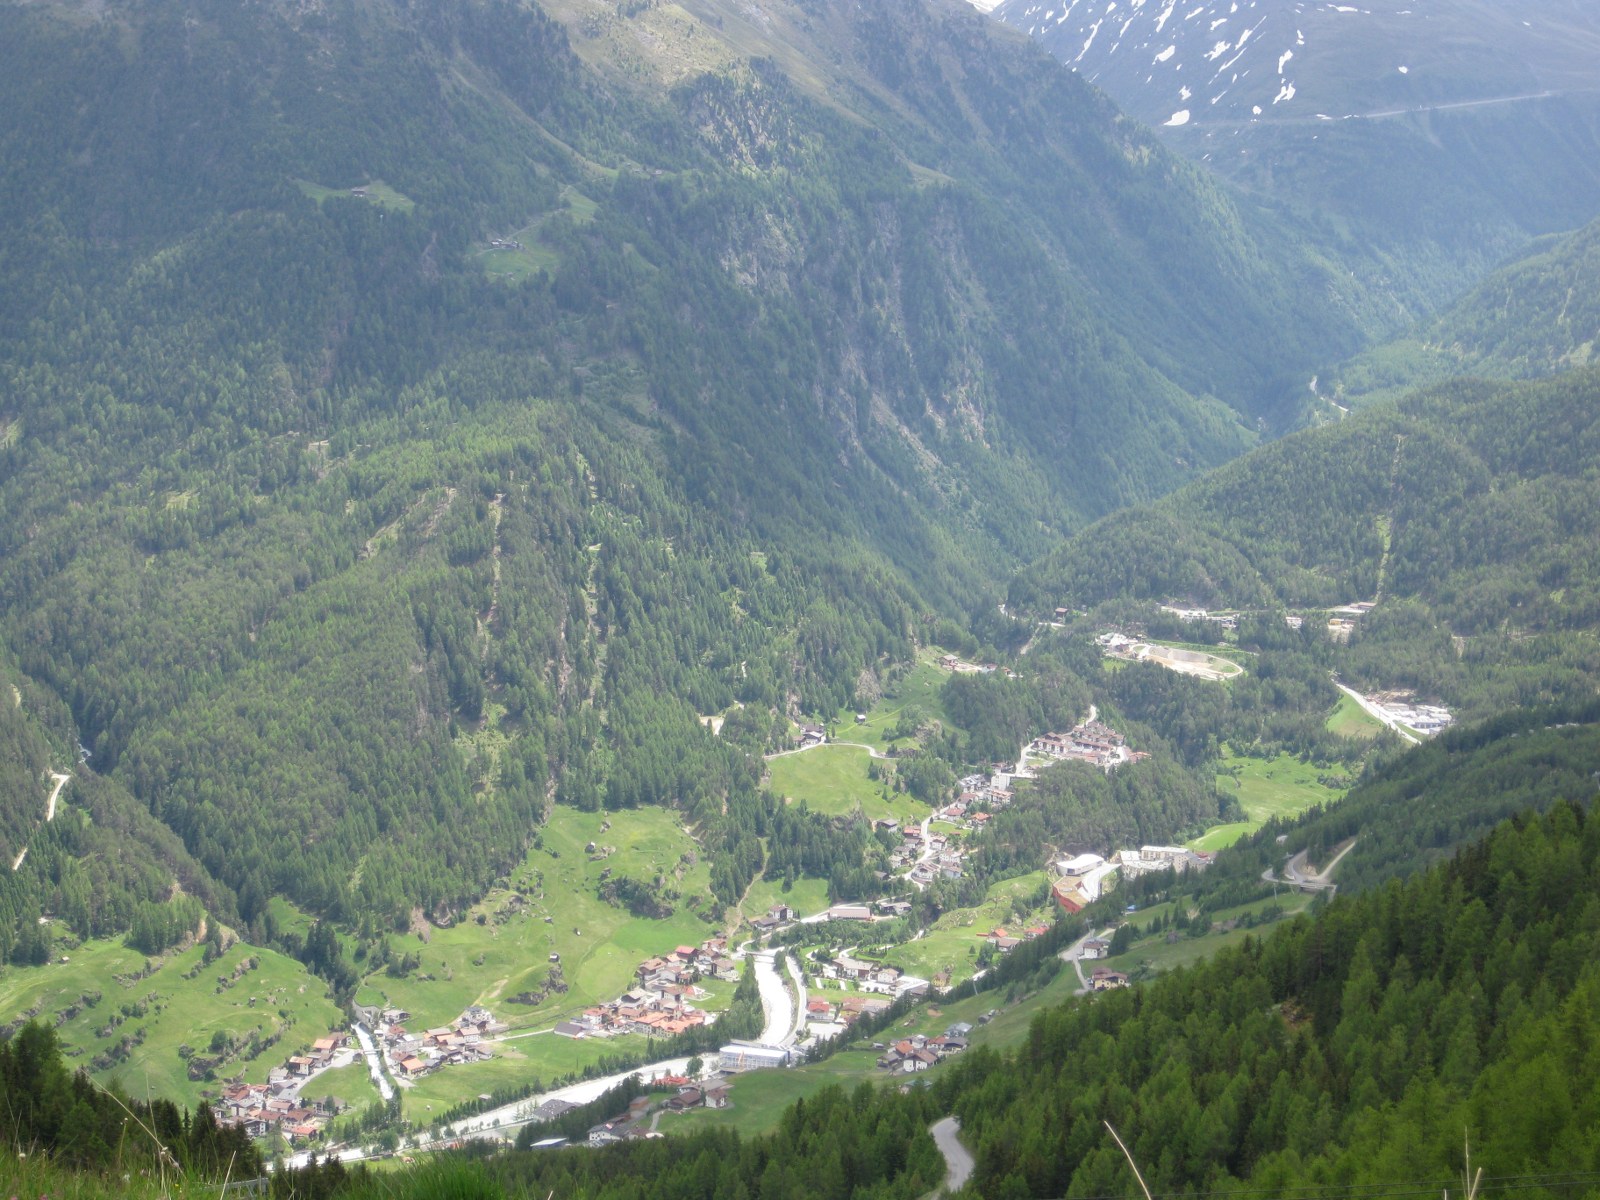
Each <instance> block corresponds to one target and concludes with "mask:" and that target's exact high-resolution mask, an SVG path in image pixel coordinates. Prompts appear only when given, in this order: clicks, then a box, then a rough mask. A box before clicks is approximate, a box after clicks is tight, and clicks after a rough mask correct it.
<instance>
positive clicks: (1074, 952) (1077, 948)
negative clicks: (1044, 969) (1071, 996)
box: [1056, 929, 1112, 996]
mask: <svg viewBox="0 0 1600 1200" xmlns="http://www.w3.org/2000/svg"><path fill="white" fill-rule="evenodd" d="M1111 933H1112V931H1111V930H1109V929H1102V930H1101V931H1100V932H1099V933H1096V932H1095V931H1094V930H1092V929H1091V930H1090V931H1089V932H1088V933H1086V934H1084V935H1083V936H1082V937H1081V938H1079V939H1078V940H1077V941H1075V942H1073V943H1072V945H1070V946H1068V947H1067V948H1066V949H1065V950H1063V951H1062V952H1061V953H1060V954H1058V955H1057V956H1056V957H1057V958H1059V959H1060V960H1061V961H1062V962H1069V963H1071V964H1072V969H1073V970H1074V971H1076V972H1077V973H1078V995H1080V996H1086V995H1088V994H1089V991H1090V988H1089V979H1088V976H1086V975H1085V974H1084V973H1083V944H1084V943H1085V942H1087V941H1088V940H1089V939H1090V938H1103V939H1106V940H1109V939H1110V937H1111Z"/></svg>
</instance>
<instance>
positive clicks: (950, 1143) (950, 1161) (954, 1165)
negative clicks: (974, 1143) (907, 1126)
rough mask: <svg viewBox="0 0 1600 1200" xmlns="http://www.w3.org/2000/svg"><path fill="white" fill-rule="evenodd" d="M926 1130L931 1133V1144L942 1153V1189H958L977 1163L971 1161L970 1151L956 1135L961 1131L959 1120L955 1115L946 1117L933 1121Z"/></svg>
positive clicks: (953, 1190)
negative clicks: (943, 1172)
mask: <svg viewBox="0 0 1600 1200" xmlns="http://www.w3.org/2000/svg"><path fill="white" fill-rule="evenodd" d="M928 1132H929V1133H931V1134H933V1144H934V1145H936V1146H938V1147H939V1153H940V1154H942V1155H944V1167H945V1175H944V1190H945V1191H946V1192H957V1191H960V1190H961V1188H962V1187H963V1186H965V1184H966V1182H967V1180H968V1179H970V1178H972V1168H973V1167H974V1166H976V1165H977V1164H976V1163H974V1162H973V1161H972V1153H971V1152H970V1151H969V1150H968V1149H967V1148H966V1147H965V1146H963V1145H962V1144H961V1139H960V1138H959V1137H958V1136H957V1135H958V1134H960V1132H961V1121H960V1120H959V1119H958V1118H956V1117H946V1118H944V1120H942V1121H935V1122H934V1123H933V1126H932V1127H931V1128H930V1129H929V1130H928Z"/></svg>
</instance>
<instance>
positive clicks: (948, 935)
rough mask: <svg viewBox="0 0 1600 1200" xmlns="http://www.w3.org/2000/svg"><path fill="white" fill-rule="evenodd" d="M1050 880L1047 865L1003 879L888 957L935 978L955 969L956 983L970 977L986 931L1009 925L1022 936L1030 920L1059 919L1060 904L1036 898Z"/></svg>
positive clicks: (894, 963) (905, 968) (892, 962)
mask: <svg viewBox="0 0 1600 1200" xmlns="http://www.w3.org/2000/svg"><path fill="white" fill-rule="evenodd" d="M1044 882H1045V873H1044V872H1043V871H1032V872H1029V873H1028V874H1026V875H1018V876H1015V877H1014V878H1011V879H1002V880H1001V881H1000V882H999V883H996V884H994V885H993V886H992V887H990V888H989V891H988V894H987V895H986V896H985V898H984V901H983V903H982V904H980V905H978V906H977V907H975V908H958V909H954V910H952V911H950V912H947V913H945V914H944V915H943V916H941V917H940V918H939V919H938V920H937V921H935V922H934V923H933V925H932V926H931V927H930V928H929V930H928V931H927V933H925V934H923V936H922V937H920V938H917V939H916V940H915V941H911V942H906V943H904V944H903V945H899V946H896V947H894V948H893V949H892V950H889V951H888V952H886V953H885V954H884V956H883V959H884V961H885V962H886V963H888V964H889V965H890V966H893V967H899V968H900V969H901V970H902V971H904V972H906V973H907V974H910V975H919V976H921V977H922V978H924V979H931V978H933V976H934V975H935V974H936V973H938V972H939V971H948V972H950V979H951V982H952V983H960V982H961V981H962V980H964V979H969V978H971V977H972V973H973V972H974V971H975V970H977V953H978V950H979V948H981V947H982V946H983V944H984V943H983V935H984V934H985V933H988V932H989V931H990V930H992V929H995V928H996V927H1003V928H1004V929H1005V930H1006V932H1007V933H1011V934H1014V935H1015V936H1018V937H1020V936H1021V930H1022V929H1023V928H1025V927H1026V926H1028V925H1049V924H1051V923H1052V922H1053V921H1054V920H1055V910H1054V908H1053V906H1052V905H1051V904H1050V903H1049V902H1048V901H1046V902H1045V903H1044V904H1042V905H1041V904H1035V903H1034V899H1035V897H1036V896H1037V895H1038V892H1039V889H1040V888H1041V887H1042V886H1043V885H1044Z"/></svg>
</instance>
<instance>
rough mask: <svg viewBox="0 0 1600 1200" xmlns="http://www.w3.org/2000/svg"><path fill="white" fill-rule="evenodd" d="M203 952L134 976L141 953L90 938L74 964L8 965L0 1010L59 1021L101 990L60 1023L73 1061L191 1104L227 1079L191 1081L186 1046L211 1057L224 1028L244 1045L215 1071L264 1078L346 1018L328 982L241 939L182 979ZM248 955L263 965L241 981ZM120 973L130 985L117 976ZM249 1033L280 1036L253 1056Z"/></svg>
mask: <svg viewBox="0 0 1600 1200" xmlns="http://www.w3.org/2000/svg"><path fill="white" fill-rule="evenodd" d="M202 954H203V951H202V949H201V947H198V946H197V947H194V948H192V949H190V950H186V951H184V952H183V953H181V954H172V955H169V956H167V957H166V958H164V959H162V960H160V965H159V967H158V968H157V970H156V971H155V972H154V973H153V974H151V975H148V976H146V977H145V978H143V979H133V978H132V976H133V975H134V974H136V973H139V972H141V971H142V970H143V969H144V968H145V966H146V961H147V960H146V958H145V956H144V955H143V954H141V953H139V952H138V951H136V950H130V949H128V948H127V947H126V946H125V945H123V944H122V942H121V940H120V939H119V940H104V941H94V942H86V943H84V944H83V945H81V946H78V947H77V948H76V949H74V950H72V951H71V952H70V954H69V955H68V957H69V959H70V961H69V962H66V963H61V962H55V963H51V964H49V965H48V966H44V967H7V968H5V969H4V971H3V972H0V1014H3V1015H4V1017H5V1019H6V1020H15V1019H16V1018H18V1017H19V1016H20V1015H21V1014H23V1013H25V1012H36V1013H37V1014H38V1016H39V1017H40V1018H41V1019H43V1020H46V1021H50V1022H52V1023H55V1022H56V1020H57V1019H58V1017H59V1015H60V1014H62V1013H63V1012H65V1011H66V1010H67V1009H68V1008H69V1006H71V1005H73V1004H75V1003H79V1002H80V998H81V997H83V996H84V995H85V994H89V995H93V994H94V993H96V992H98V993H99V994H100V998H99V1000H98V1002H97V1003H95V1004H94V1005H93V1006H92V1007H84V1008H82V1009H81V1011H79V1012H78V1013H76V1014H75V1015H73V1016H71V1017H69V1018H66V1019H64V1020H62V1021H61V1022H60V1025H59V1034H60V1037H61V1041H62V1043H63V1046H64V1047H65V1048H66V1050H67V1053H68V1055H69V1061H71V1062H72V1063H73V1064H74V1065H76V1066H82V1067H84V1068H87V1069H90V1070H91V1073H92V1074H94V1075H95V1076H96V1077H98V1078H100V1079H110V1078H114V1077H115V1078H119V1079H120V1080H121V1081H122V1085H123V1087H124V1088H125V1089H127V1091H129V1092H130V1093H132V1094H133V1095H136V1096H143V1095H145V1094H146V1093H147V1092H148V1093H149V1094H150V1095H155V1096H166V1097H169V1098H171V1099H173V1100H176V1101H180V1102H183V1103H188V1104H193V1103H194V1102H195V1101H196V1100H198V1099H199V1098H200V1093H201V1090H202V1089H203V1088H209V1089H212V1090H216V1089H217V1088H218V1087H219V1086H220V1085H219V1084H218V1083H214V1082H213V1083H206V1082H192V1081H190V1079H189V1077H188V1064H187V1062H186V1060H185V1059H183V1058H180V1057H179V1055H178V1048H179V1047H180V1046H182V1045H187V1046H189V1047H190V1048H191V1049H193V1050H195V1051H196V1052H198V1053H200V1054H202V1055H208V1054H209V1050H208V1047H209V1046H210V1044H211V1040H212V1037H213V1036H214V1035H215V1034H216V1033H218V1032H219V1031H220V1032H221V1033H223V1034H224V1036H225V1037H228V1038H231V1039H235V1040H237V1041H238V1042H239V1043H240V1049H239V1051H238V1052H237V1053H235V1054H234V1055H233V1056H232V1057H230V1058H228V1059H227V1060H226V1061H225V1062H224V1063H223V1065H222V1066H221V1067H219V1068H218V1070H217V1075H218V1077H219V1078H228V1077H232V1076H234V1075H236V1074H242V1075H243V1077H244V1078H245V1080H246V1081H248V1082H252V1083H259V1082H263V1081H265V1080H266V1078H267V1072H268V1071H269V1070H271V1069H272V1068H273V1067H277V1066H282V1065H283V1061H284V1059H286V1058H287V1057H288V1056H289V1055H291V1054H294V1053H296V1052H298V1051H299V1050H300V1049H301V1048H302V1047H307V1046H309V1045H310V1044H311V1043H312V1042H313V1041H314V1040H315V1039H317V1038H319V1037H322V1036H323V1035H325V1034H327V1033H328V1032H329V1031H330V1030H333V1029H339V1028H342V1027H343V1026H344V1024H345V1021H344V1016H343V1014H342V1013H341V1012H340V1011H339V1010H338V1009H337V1008H335V1007H334V1005H333V1002H332V1001H331V1000H330V999H329V998H328V994H327V988H326V987H325V985H324V984H323V983H322V981H321V980H319V979H317V978H316V977H315V976H313V975H311V974H309V973H308V972H307V971H306V969H305V967H303V966H302V965H301V964H300V963H298V962H296V961H294V960H293V959H291V958H286V957H285V956H284V955H281V954H279V953H277V952H276V951H273V950H263V949H261V948H259V947H255V946H243V945H236V946H234V947H233V948H232V949H230V950H229V951H228V952H227V953H226V954H224V955H223V956H222V957H221V958H219V959H217V960H216V961H215V962H213V963H212V964H211V965H210V966H208V967H204V968H202V969H200V970H199V971H198V972H197V973H196V974H195V975H194V977H193V978H191V979H185V978H183V976H184V974H185V973H187V972H189V971H191V970H193V969H194V968H196V967H198V966H199V964H200V961H201V958H202ZM250 958H253V959H255V960H257V962H258V963H259V964H260V965H259V966H258V967H257V968H256V969H255V970H252V971H248V972H245V973H243V974H241V975H240V976H239V977H238V978H237V979H236V980H234V979H233V978H232V977H233V975H234V972H235V971H236V970H237V969H238V968H239V967H240V966H241V964H243V962H244V961H245V960H246V959H250ZM119 975H120V976H122V977H123V980H124V981H123V982H120V983H119V982H117V980H116V978H115V977H116V976H119ZM223 980H230V981H231V982H226V983H225V982H222V981H223ZM252 1032H257V1033H259V1034H260V1035H261V1037H263V1038H266V1037H270V1036H273V1035H274V1034H277V1035H281V1036H279V1040H278V1041H277V1042H276V1043H275V1044H274V1045H272V1046H270V1047H268V1048H266V1049H264V1050H262V1051H261V1052H260V1053H259V1054H258V1056H257V1057H256V1058H254V1059H253V1060H252V1059H248V1058H246V1057H245V1054H246V1053H247V1050H246V1049H245V1048H244V1042H245V1039H247V1038H248V1037H249V1035H250V1034H251V1033H252ZM102 1033H103V1034H104V1035H105V1036H101V1034H102ZM141 1035H142V1038H143V1040H142V1042H140V1044H139V1045H137V1046H134V1047H132V1049H131V1050H130V1052H129V1053H128V1055H127V1057H126V1058H125V1059H124V1060H123V1061H121V1062H119V1063H116V1064H114V1065H112V1066H109V1067H105V1068H102V1069H94V1068H92V1066H91V1064H92V1061H93V1059H94V1058H95V1057H96V1056H98V1055H101V1054H104V1053H105V1052H107V1051H108V1050H110V1049H111V1048H112V1047H113V1046H115V1045H116V1044H117V1043H119V1042H120V1041H121V1040H122V1039H123V1038H125V1037H128V1038H135V1037H140V1036H141Z"/></svg>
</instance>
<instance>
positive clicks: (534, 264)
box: [472, 185, 600, 283]
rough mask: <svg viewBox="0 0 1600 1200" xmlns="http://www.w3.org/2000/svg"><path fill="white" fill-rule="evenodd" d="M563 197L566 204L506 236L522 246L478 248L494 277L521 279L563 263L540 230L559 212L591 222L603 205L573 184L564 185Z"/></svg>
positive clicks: (507, 240)
mask: <svg viewBox="0 0 1600 1200" xmlns="http://www.w3.org/2000/svg"><path fill="white" fill-rule="evenodd" d="M561 201H562V203H563V204H564V205H565V207H564V208H560V209H556V210H553V211H552V212H548V213H543V214H541V215H540V216H539V217H537V218H536V219H535V220H533V221H532V222H530V223H529V224H527V225H524V226H523V227H522V228H521V229H519V230H517V231H516V232H515V233H512V234H509V235H507V236H506V237H505V238H504V239H502V240H503V241H504V242H506V243H510V242H516V243H518V246H519V247H520V248H510V247H509V246H506V245H502V246H488V245H485V246H480V247H479V248H478V249H476V250H474V251H473V252H472V253H473V256H474V257H476V258H477V259H478V260H479V262H480V263H481V264H482V266H483V269H484V271H485V273H487V274H488V275H490V276H491V277H494V278H500V279H506V280H509V281H511V282H516V283H520V282H521V281H522V280H524V279H527V278H529V277H531V276H533V275H537V274H538V273H539V272H540V271H550V272H554V271H555V270H556V269H557V268H558V267H560V266H561V256H560V255H559V254H557V253H556V252H555V251H554V250H552V249H550V247H548V246H546V245H543V244H542V243H541V242H540V241H539V231H540V230H541V229H542V228H543V227H544V224H545V222H547V221H548V220H549V219H550V218H551V217H552V216H554V215H556V214H557V213H564V214H566V215H567V216H569V217H571V218H572V220H573V221H574V222H575V223H577V224H579V225H587V224H589V222H591V221H593V220H594V214H595V213H596V211H598V209H599V207H600V206H599V204H597V203H596V202H595V201H594V200H591V199H590V198H589V197H588V196H586V195H584V194H583V193H582V192H580V191H578V189H577V188H574V187H572V186H571V185H568V186H567V187H564V188H562V189H561Z"/></svg>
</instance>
